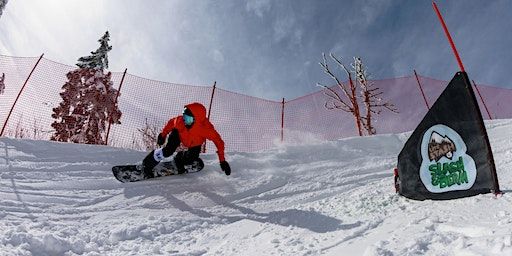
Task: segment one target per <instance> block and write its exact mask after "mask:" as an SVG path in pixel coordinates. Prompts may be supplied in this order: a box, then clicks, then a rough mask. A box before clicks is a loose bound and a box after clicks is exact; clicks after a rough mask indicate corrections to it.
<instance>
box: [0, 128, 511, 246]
mask: <svg viewBox="0 0 512 256" xmlns="http://www.w3.org/2000/svg"><path fill="white" fill-rule="evenodd" d="M487 127H488V132H489V135H490V138H491V144H492V147H493V152H494V155H495V160H496V164H497V168H498V175H499V179H500V184H501V187H502V190H504V191H505V192H506V193H505V194H504V195H503V196H501V197H499V198H495V197H494V196H493V195H492V194H486V195H479V196H476V197H471V198H464V199H458V200H452V201H423V202H419V201H412V200H409V199H406V198H403V197H400V196H397V195H396V194H395V193H394V188H393V185H392V183H393V178H392V168H393V167H394V166H395V165H396V161H397V159H396V157H397V155H398V153H399V151H400V149H401V148H402V145H403V143H404V142H405V140H406V139H407V136H408V134H398V135H379V136H375V137H368V138H348V139H343V140H339V141H334V142H312V141H310V142H307V143H303V144H302V145H278V146H276V147H275V148H274V149H272V150H268V151H263V152H257V153H236V152H228V154H227V156H228V157H227V159H228V160H229V161H230V163H231V165H232V168H233V174H232V175H231V176H225V175H224V174H223V173H222V172H221V171H220V168H219V166H218V162H217V161H218V160H217V158H216V155H214V154H206V155H204V156H203V158H204V159H205V163H206V164H207V167H206V169H205V170H204V171H202V172H199V173H195V174H189V175H182V176H174V177H166V178H161V179H155V180H151V181H143V182H137V183H129V184H123V183H119V182H118V181H117V180H115V179H114V178H113V177H112V175H111V171H110V168H111V167H112V166H113V165H116V164H124V163H134V162H137V161H139V160H140V159H142V157H143V156H144V154H145V153H144V152H137V151H131V150H124V149H117V148H110V147H104V146H87V145H75V144H63V143H55V142H47V141H29V140H13V139H8V138H0V255H203V254H206V255H318V254H324V255H512V193H510V192H511V191H510V184H512V174H511V170H512V121H510V120H501V121H493V122H490V123H488V124H487Z"/></svg>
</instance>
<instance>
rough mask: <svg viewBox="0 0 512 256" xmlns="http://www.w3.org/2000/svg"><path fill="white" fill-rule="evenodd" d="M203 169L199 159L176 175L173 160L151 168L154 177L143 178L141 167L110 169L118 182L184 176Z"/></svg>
mask: <svg viewBox="0 0 512 256" xmlns="http://www.w3.org/2000/svg"><path fill="white" fill-rule="evenodd" d="M203 168H204V163H203V160H201V158H199V159H197V160H196V161H194V162H193V163H192V164H189V165H185V172H184V173H178V168H176V164H175V163H174V159H173V160H171V161H165V162H160V163H159V164H158V165H157V166H155V168H153V175H154V177H151V178H150V177H145V175H144V172H143V170H142V165H117V166H114V167H112V173H113V174H114V177H116V179H117V180H119V181H120V182H123V183H124V182H135V181H140V180H147V179H152V178H158V177H163V176H170V175H177V174H186V173H193V172H199V171H201V170H202V169H203Z"/></svg>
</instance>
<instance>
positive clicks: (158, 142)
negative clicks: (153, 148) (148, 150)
mask: <svg viewBox="0 0 512 256" xmlns="http://www.w3.org/2000/svg"><path fill="white" fill-rule="evenodd" d="M164 143H165V137H164V136H163V135H162V134H161V133H159V134H158V138H157V140H156V144H158V146H162V145H163V144H164Z"/></svg>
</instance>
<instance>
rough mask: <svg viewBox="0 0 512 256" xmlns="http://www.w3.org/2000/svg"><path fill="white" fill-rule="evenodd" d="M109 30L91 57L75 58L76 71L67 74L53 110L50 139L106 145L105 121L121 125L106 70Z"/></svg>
mask: <svg viewBox="0 0 512 256" xmlns="http://www.w3.org/2000/svg"><path fill="white" fill-rule="evenodd" d="M108 41H109V34H108V31H107V32H106V33H105V35H104V36H103V37H102V38H101V39H100V40H99V42H100V47H99V48H98V49H97V50H96V51H94V52H91V54H92V55H90V56H86V57H81V58H79V59H78V62H79V63H78V64H77V66H78V68H77V69H75V70H73V71H71V72H69V73H68V74H66V77H67V78H68V81H67V82H66V83H65V84H64V86H62V92H61V93H60V96H61V98H62V102H61V103H60V104H59V106H58V107H56V108H54V109H53V114H52V117H53V118H54V119H56V120H55V121H54V122H53V123H52V127H53V128H54V129H55V133H54V134H53V136H52V138H51V139H52V140H56V141H64V142H69V141H71V142H74V143H86V144H106V141H105V137H106V127H107V124H108V122H112V123H115V124H120V123H121V122H120V121H119V119H120V118H121V111H120V110H119V108H118V105H117V102H116V96H117V93H118V91H117V90H116V89H114V88H113V83H112V80H111V76H112V74H111V73H110V72H108V73H106V74H105V69H106V68H108V57H107V52H108V51H110V50H112V46H109V45H108Z"/></svg>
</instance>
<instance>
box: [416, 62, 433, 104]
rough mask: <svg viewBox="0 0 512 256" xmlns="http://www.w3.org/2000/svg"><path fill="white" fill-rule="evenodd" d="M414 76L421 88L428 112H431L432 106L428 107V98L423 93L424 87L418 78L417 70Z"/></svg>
mask: <svg viewBox="0 0 512 256" xmlns="http://www.w3.org/2000/svg"><path fill="white" fill-rule="evenodd" d="M414 76H415V77H416V81H417V82H418V86H419V87H420V91H421V95H422V96H423V100H424V101H425V105H427V110H430V106H429V105H428V101H427V97H425V93H424V92H423V87H421V83H420V79H419V78H418V74H417V73H416V69H414Z"/></svg>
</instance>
